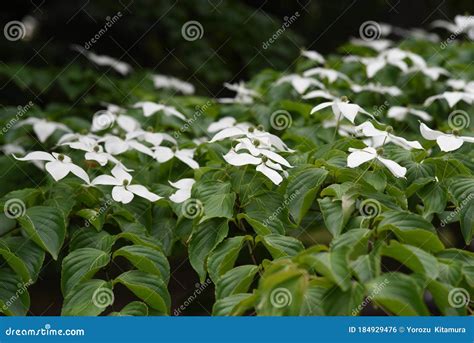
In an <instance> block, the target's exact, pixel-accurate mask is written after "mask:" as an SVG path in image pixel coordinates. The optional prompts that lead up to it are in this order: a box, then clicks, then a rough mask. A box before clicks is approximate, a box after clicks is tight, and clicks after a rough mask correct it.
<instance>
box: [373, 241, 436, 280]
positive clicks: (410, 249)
mask: <svg viewBox="0 0 474 343" xmlns="http://www.w3.org/2000/svg"><path fill="white" fill-rule="evenodd" d="M381 253H382V255H384V256H388V257H391V258H393V259H395V260H397V261H398V262H400V263H402V264H404V265H406V266H407V267H408V268H410V269H411V270H413V271H414V272H415V273H419V274H421V275H425V276H426V277H428V278H430V279H433V280H434V279H436V278H437V277H438V275H439V266H438V260H437V259H436V257H434V256H433V255H431V254H429V253H427V252H426V251H424V250H422V249H420V248H417V247H414V246H411V245H408V244H401V243H398V242H397V241H391V242H390V245H384V246H383V247H382V250H381Z"/></svg>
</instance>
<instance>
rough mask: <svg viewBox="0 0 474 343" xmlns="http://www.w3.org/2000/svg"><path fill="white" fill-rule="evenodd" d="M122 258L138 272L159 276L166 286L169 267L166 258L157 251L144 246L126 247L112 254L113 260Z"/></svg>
mask: <svg viewBox="0 0 474 343" xmlns="http://www.w3.org/2000/svg"><path fill="white" fill-rule="evenodd" d="M117 256H123V257H125V258H126V259H127V260H129V261H130V262H131V263H132V264H133V265H134V266H135V267H136V268H137V269H138V270H141V271H142V272H145V273H150V274H155V275H158V276H161V278H162V279H163V280H164V282H165V283H166V284H167V283H168V281H169V278H170V265H169V263H168V260H167V258H166V256H165V255H164V254H163V253H162V252H161V251H159V250H156V249H153V248H150V247H147V246H144V245H128V246H124V247H122V248H120V249H118V250H117V251H116V252H114V255H113V258H114V259H115V258H116V257H117Z"/></svg>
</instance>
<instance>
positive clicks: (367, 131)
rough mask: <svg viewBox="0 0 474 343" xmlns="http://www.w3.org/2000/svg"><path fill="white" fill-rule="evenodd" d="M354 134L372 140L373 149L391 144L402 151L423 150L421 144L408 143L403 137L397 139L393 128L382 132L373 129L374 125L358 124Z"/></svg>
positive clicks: (367, 123)
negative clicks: (356, 133)
mask: <svg viewBox="0 0 474 343" xmlns="http://www.w3.org/2000/svg"><path fill="white" fill-rule="evenodd" d="M355 130H356V132H358V133H361V134H362V135H363V136H365V137H371V138H374V140H373V147H374V148H377V147H379V146H382V145H384V144H388V143H393V144H396V145H398V146H400V147H402V148H404V149H408V150H410V149H423V147H422V146H421V144H420V143H419V142H417V141H409V140H406V139H405V138H403V137H399V136H396V135H394V134H393V128H392V127H391V126H389V127H387V130H385V131H382V130H379V129H377V128H375V126H374V124H372V123H371V122H369V121H366V122H365V123H362V124H360V125H359V126H356V127H355Z"/></svg>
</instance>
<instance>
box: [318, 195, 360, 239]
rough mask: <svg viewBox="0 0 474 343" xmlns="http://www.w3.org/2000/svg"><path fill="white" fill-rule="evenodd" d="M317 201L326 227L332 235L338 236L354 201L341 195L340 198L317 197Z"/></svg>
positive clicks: (347, 218)
mask: <svg viewBox="0 0 474 343" xmlns="http://www.w3.org/2000/svg"><path fill="white" fill-rule="evenodd" d="M318 203H319V208H320V210H321V213H322V214H323V219H324V223H325V224H326V227H327V229H328V230H329V232H330V233H331V234H332V235H333V236H334V237H337V236H339V235H340V234H341V232H342V230H343V229H344V226H345V225H346V223H347V221H348V220H349V216H350V214H351V213H352V210H353V208H354V207H353V206H354V201H353V200H352V199H351V198H349V197H346V196H343V197H342V199H341V200H338V199H335V198H332V197H325V198H322V199H318Z"/></svg>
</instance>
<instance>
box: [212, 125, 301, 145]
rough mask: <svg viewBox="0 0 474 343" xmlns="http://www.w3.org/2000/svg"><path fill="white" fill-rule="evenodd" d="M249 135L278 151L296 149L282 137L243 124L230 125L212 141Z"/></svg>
mask: <svg viewBox="0 0 474 343" xmlns="http://www.w3.org/2000/svg"><path fill="white" fill-rule="evenodd" d="M242 137H247V138H249V139H250V140H253V139H257V140H259V141H260V142H262V143H264V144H266V145H267V146H272V147H274V148H276V149H277V150H278V151H294V150H291V149H289V148H288V146H287V145H286V144H285V143H284V142H283V141H282V140H281V138H280V137H278V136H275V135H273V134H271V133H269V132H265V131H263V130H260V129H259V128H254V127H253V126H246V125H244V126H241V125H240V124H237V125H235V126H233V127H229V128H226V129H223V130H221V131H219V132H218V133H217V134H215V135H214V137H212V139H211V140H210V143H214V142H217V141H221V140H223V139H227V138H242Z"/></svg>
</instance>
